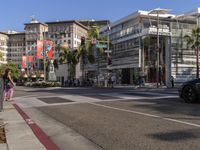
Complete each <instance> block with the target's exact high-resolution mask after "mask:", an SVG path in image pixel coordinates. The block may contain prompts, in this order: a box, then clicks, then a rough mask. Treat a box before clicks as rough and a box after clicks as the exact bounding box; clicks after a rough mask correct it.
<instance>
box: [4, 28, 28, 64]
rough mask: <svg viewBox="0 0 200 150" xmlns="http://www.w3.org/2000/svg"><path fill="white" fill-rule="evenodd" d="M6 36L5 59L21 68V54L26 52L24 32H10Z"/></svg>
mask: <svg viewBox="0 0 200 150" xmlns="http://www.w3.org/2000/svg"><path fill="white" fill-rule="evenodd" d="M8 37H9V40H8V48H7V51H8V53H7V59H8V61H9V62H12V63H13V64H15V65H17V66H18V67H19V68H21V64H22V55H24V54H25V52H26V43H25V33H23V32H21V33H17V32H14V33H13V32H10V33H9V34H8Z"/></svg>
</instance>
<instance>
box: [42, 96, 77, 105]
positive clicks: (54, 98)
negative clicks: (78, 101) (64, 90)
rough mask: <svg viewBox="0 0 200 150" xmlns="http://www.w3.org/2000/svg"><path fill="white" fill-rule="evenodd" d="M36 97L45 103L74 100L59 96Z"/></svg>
mask: <svg viewBox="0 0 200 150" xmlns="http://www.w3.org/2000/svg"><path fill="white" fill-rule="evenodd" d="M38 99H39V100H41V101H43V102H45V103H47V104H54V103H70V102H74V101H72V100H69V99H65V98H61V97H45V98H38Z"/></svg>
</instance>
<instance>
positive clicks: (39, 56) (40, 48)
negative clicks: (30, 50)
mask: <svg viewBox="0 0 200 150" xmlns="http://www.w3.org/2000/svg"><path fill="white" fill-rule="evenodd" d="M37 59H43V41H37Z"/></svg>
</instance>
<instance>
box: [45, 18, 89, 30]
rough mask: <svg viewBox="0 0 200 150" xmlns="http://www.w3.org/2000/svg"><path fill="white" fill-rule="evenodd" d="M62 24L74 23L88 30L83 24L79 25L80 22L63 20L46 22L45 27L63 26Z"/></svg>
mask: <svg viewBox="0 0 200 150" xmlns="http://www.w3.org/2000/svg"><path fill="white" fill-rule="evenodd" d="M63 23H75V24H77V25H79V26H81V27H83V28H85V29H86V30H88V28H87V27H86V26H84V25H83V24H81V23H80V22H78V21H76V20H64V21H53V22H46V24H47V25H49V24H63Z"/></svg>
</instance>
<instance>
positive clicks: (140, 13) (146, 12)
mask: <svg viewBox="0 0 200 150" xmlns="http://www.w3.org/2000/svg"><path fill="white" fill-rule="evenodd" d="M159 9H160V8H159ZM162 10H166V9H162ZM150 12H151V11H144V10H138V11H136V12H134V13H132V14H130V15H128V16H125V17H123V18H121V19H119V20H117V21H116V22H114V23H113V24H111V27H114V26H116V25H118V24H120V23H122V22H126V21H129V20H131V19H135V18H137V17H139V16H151V17H155V16H156V15H157V14H150ZM169 16H171V17H174V16H175V15H173V14H163V13H162V14H159V17H163V18H166V17H169Z"/></svg>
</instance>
